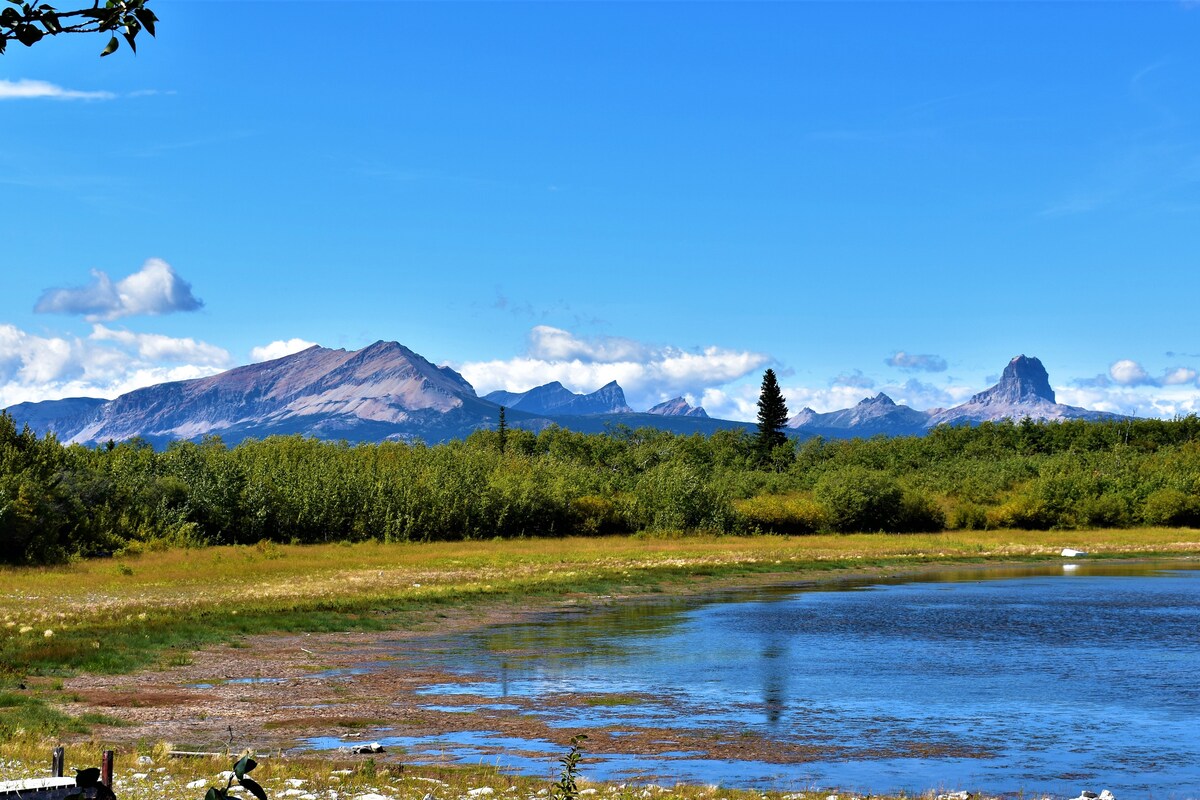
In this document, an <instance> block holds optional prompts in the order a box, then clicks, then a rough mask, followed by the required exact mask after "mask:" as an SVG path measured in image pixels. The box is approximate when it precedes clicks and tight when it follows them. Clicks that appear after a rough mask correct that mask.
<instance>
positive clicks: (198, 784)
mask: <svg viewBox="0 0 1200 800" xmlns="http://www.w3.org/2000/svg"><path fill="white" fill-rule="evenodd" d="M207 783H208V781H206V780H204V779H203V778H201V779H200V780H198V781H192V782H191V783H189V784H188V785H187V788H189V789H203V788H204V786H205V784H207Z"/></svg>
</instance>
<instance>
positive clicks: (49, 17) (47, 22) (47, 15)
mask: <svg viewBox="0 0 1200 800" xmlns="http://www.w3.org/2000/svg"><path fill="white" fill-rule="evenodd" d="M42 25H44V26H45V27H46V32H47V33H61V32H62V25H60V24H59V22H58V15H57V14H55V13H54V12H53V11H44V12H42Z"/></svg>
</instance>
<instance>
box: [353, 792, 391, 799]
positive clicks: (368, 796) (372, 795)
mask: <svg viewBox="0 0 1200 800" xmlns="http://www.w3.org/2000/svg"><path fill="white" fill-rule="evenodd" d="M354 800H388V798H386V797H384V796H383V795H381V794H375V793H374V792H371V793H370V794H360V795H355V796H354Z"/></svg>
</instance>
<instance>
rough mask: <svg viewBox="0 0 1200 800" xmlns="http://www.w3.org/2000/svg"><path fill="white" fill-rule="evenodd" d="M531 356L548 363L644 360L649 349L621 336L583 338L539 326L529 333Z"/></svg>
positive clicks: (557, 329)
mask: <svg viewBox="0 0 1200 800" xmlns="http://www.w3.org/2000/svg"><path fill="white" fill-rule="evenodd" d="M529 355H530V356H532V357H533V358H538V359H543V360H546V361H573V360H579V361H601V362H615V361H644V360H646V359H647V358H648V357H649V355H650V350H649V349H648V348H646V347H645V346H644V345H641V344H639V343H637V342H635V341H633V340H632V339H624V338H621V337H618V336H596V337H592V338H588V339H581V338H579V337H578V336H575V335H574V334H573V333H570V332H568V331H564V330H562V329H561V328H552V327H550V326H549V325H537V326H535V327H534V328H533V330H532V331H530V332H529Z"/></svg>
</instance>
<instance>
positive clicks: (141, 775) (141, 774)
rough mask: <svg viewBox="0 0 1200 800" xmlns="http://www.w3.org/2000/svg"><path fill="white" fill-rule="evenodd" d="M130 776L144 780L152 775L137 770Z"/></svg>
mask: <svg viewBox="0 0 1200 800" xmlns="http://www.w3.org/2000/svg"><path fill="white" fill-rule="evenodd" d="M129 777H131V778H133V779H134V780H135V781H144V780H146V778H149V777H150V776H149V775H148V774H147V773H145V772H135V773H133V774H132V775H130V776H129Z"/></svg>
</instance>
